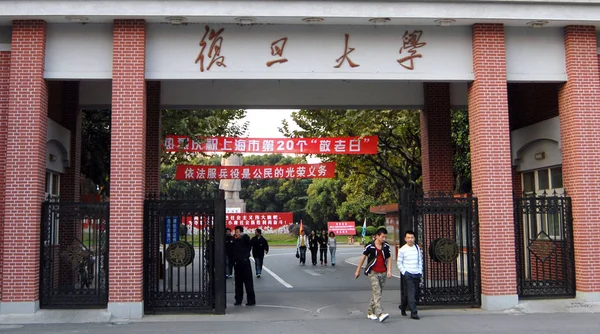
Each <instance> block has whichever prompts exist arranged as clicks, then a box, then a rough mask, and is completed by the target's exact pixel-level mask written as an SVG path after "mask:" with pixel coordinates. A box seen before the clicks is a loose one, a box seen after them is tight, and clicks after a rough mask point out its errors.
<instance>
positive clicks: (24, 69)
mask: <svg viewBox="0 0 600 334" xmlns="http://www.w3.org/2000/svg"><path fill="white" fill-rule="evenodd" d="M45 49H46V23H45V22H44V21H35V20H32V21H14V22H13V27H12V46H11V63H10V90H9V102H8V127H7V128H8V133H7V145H6V185H7V186H6V191H5V203H6V205H5V208H4V212H5V221H10V222H11V224H7V225H5V226H4V243H3V246H4V265H3V267H4V268H3V269H4V271H3V281H2V284H3V288H2V290H3V296H2V298H3V300H2V301H3V302H34V301H36V300H38V299H39V298H38V294H39V293H38V290H39V289H38V287H39V283H38V281H39V261H40V247H39V242H40V218H41V217H40V215H41V203H42V201H43V199H44V185H45V180H46V175H45V174H46V131H47V127H48V90H47V85H46V82H45V81H44V78H43V74H44V58H45Z"/></svg>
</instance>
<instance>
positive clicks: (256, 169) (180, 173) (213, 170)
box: [175, 162, 335, 180]
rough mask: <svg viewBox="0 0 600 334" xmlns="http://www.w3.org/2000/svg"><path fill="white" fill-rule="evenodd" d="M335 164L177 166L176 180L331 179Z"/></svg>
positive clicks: (333, 174)
mask: <svg viewBox="0 0 600 334" xmlns="http://www.w3.org/2000/svg"><path fill="white" fill-rule="evenodd" d="M334 176H335V162H324V163H320V164H298V165H278V166H196V165H177V171H176V172H175V180H225V179H240V180H251V179H330V178H333V177H334Z"/></svg>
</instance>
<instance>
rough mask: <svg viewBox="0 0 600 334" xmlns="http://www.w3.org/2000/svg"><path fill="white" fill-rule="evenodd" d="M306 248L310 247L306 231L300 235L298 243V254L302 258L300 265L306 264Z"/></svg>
mask: <svg viewBox="0 0 600 334" xmlns="http://www.w3.org/2000/svg"><path fill="white" fill-rule="evenodd" d="M306 246H308V236H307V235H306V232H304V230H302V231H300V235H298V242H296V252H297V253H298V255H299V256H300V265H301V266H303V265H305V264H306Z"/></svg>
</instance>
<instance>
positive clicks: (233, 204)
mask: <svg viewBox="0 0 600 334" xmlns="http://www.w3.org/2000/svg"><path fill="white" fill-rule="evenodd" d="M225 212H229V213H238V212H239V213H243V212H246V202H244V200H243V199H240V198H226V199H225Z"/></svg>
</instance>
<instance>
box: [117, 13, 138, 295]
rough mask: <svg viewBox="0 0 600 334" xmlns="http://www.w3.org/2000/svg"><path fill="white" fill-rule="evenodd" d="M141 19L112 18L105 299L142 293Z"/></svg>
mask: <svg viewBox="0 0 600 334" xmlns="http://www.w3.org/2000/svg"><path fill="white" fill-rule="evenodd" d="M145 50H146V25H145V22H144V21H143V20H115V22H114V32H113V78H112V118H111V123H112V127H111V152H110V156H111V166H110V202H111V203H110V264H109V284H110V292H109V302H111V303H120V302H141V301H142V299H143V289H142V286H143V233H142V231H143V226H142V225H143V217H144V192H145V189H144V188H145V184H146V180H145V177H146V144H145V142H146V83H145V79H144V75H145V73H144V71H145Z"/></svg>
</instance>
